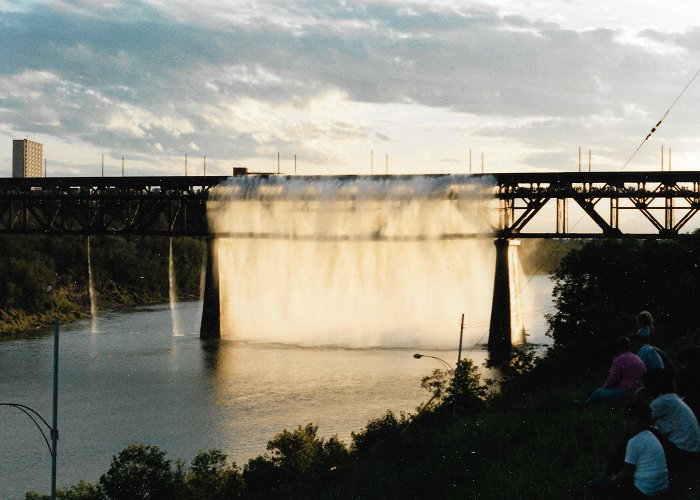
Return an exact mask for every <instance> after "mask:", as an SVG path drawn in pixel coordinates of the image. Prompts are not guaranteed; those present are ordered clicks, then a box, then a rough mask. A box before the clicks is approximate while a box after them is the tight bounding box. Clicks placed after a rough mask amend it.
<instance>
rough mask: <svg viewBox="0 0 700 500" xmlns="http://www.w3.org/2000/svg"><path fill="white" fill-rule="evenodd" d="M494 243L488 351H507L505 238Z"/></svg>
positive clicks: (508, 349) (507, 268)
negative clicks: (494, 266)
mask: <svg viewBox="0 0 700 500" xmlns="http://www.w3.org/2000/svg"><path fill="white" fill-rule="evenodd" d="M494 243H495V245H496V273H495V276H494V280H493V303H492V305H491V323H490V326H489V343H488V348H489V351H492V352H500V353H504V352H509V351H510V350H511V348H512V345H511V340H510V337H511V331H510V326H511V318H510V273H509V267H508V246H509V241H508V239H506V238H498V239H497V240H496V241H494Z"/></svg>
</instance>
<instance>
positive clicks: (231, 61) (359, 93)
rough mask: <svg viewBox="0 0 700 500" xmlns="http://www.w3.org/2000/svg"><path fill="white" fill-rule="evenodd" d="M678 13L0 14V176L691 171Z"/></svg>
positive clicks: (552, 0) (157, 6)
mask: <svg viewBox="0 0 700 500" xmlns="http://www.w3.org/2000/svg"><path fill="white" fill-rule="evenodd" d="M689 5H692V4H691V3H688V2H680V1H679V2H675V1H671V2H650V1H646V0H636V1H627V0H622V1H616V2H609V1H605V2H603V1H598V0H593V1H591V0H586V1H578V0H531V1H528V0H524V1H517V2H516V1H496V0H484V1H482V2H471V1H462V2H455V1H446V0H433V1H407V0H401V1H388V0H384V1H357V2H356V1H324V2H319V1H316V0H310V1H296V0H285V1H266V0H260V1H233V0H203V1H197V2H192V1H191V0H140V1H137V0H133V1H122V0H107V1H103V2H97V1H88V0H84V1H83V0H53V1H16V0H0V177H9V176H10V175H11V156H12V144H11V141H12V140H13V139H24V138H29V139H32V140H36V141H39V142H41V143H43V144H44V157H45V158H46V162H47V175H49V176H59V175H63V176H76V175H85V176H93V175H101V174H102V165H103V161H104V174H105V175H121V165H122V158H123V162H124V171H125V175H184V174H185V170H186V171H187V173H188V175H201V174H203V173H204V164H205V157H206V173H207V174H208V175H228V174H230V173H231V171H232V168H233V167H247V168H248V169H249V170H250V171H255V172H276V171H277V169H278V156H279V170H280V171H281V172H283V173H287V174H294V173H297V174H299V175H303V174H369V173H375V174H377V173H385V172H388V173H389V174H415V173H468V172H469V171H470V168H471V171H472V172H475V173H476V172H481V171H482V169H483V171H484V172H486V173H488V172H552V171H576V170H578V168H579V148H580V150H581V168H582V169H584V170H587V169H588V168H589V160H588V159H589V151H590V158H591V161H590V168H591V169H592V170H594V171H619V170H621V169H623V168H624V169H625V170H628V171H631V170H656V169H660V168H661V161H662V159H661V158H662V155H661V150H662V147H663V148H664V163H665V167H666V168H668V161H669V158H668V150H669V149H671V160H672V169H673V170H696V169H698V168H699V166H700V113H699V112H698V111H700V109H698V108H700V106H699V105H698V102H699V101H700V77H698V78H697V80H692V79H693V77H694V76H695V75H696V72H697V71H698V70H700V57H699V56H700V7H695V8H694V7H688V6H689ZM691 81H692V83H691V84H690V86H689V87H688V88H687V90H686V91H685V93H683V95H682V96H681V97H680V99H678V101H677V102H676V104H675V105H674V106H673V107H672V109H671V111H670V112H669V113H668V115H667V116H666V118H665V120H664V121H663V123H662V124H661V126H660V127H658V129H657V131H656V132H655V133H654V134H653V135H652V136H651V137H650V138H649V140H648V141H646V142H645V143H644V144H643V145H642V147H641V148H640V150H639V152H638V153H637V154H636V155H635V156H634V157H633V158H632V159H631V160H630V161H629V163H628V164H627V166H626V167H625V163H626V162H628V160H629V158H630V157H631V156H632V155H633V153H634V152H635V150H636V149H637V147H638V146H639V145H640V143H641V142H642V140H643V139H644V138H645V136H646V135H647V134H648V133H649V131H650V130H651V128H652V127H653V126H654V125H655V124H656V123H657V122H658V120H659V119H660V118H661V117H662V116H664V114H665V113H666V111H667V110H668V109H669V107H670V106H671V105H672V104H673V103H674V101H675V100H676V99H677V98H678V96H679V95H680V94H681V92H682V91H683V89H684V88H685V87H686V85H688V83H689V82H691ZM470 152H471V153H470ZM186 156H187V160H185V157H186ZM470 156H471V162H470ZM295 157H296V162H295ZM103 158H104V160H103ZM470 163H471V166H470ZM186 165H187V167H186Z"/></svg>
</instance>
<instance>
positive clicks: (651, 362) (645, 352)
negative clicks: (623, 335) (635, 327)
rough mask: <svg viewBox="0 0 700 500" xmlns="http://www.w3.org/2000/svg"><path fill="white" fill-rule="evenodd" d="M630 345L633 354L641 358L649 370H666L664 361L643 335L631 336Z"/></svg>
mask: <svg viewBox="0 0 700 500" xmlns="http://www.w3.org/2000/svg"><path fill="white" fill-rule="evenodd" d="M630 344H631V346H632V349H631V350H632V352H633V353H635V354H636V355H637V356H639V359H641V360H642V361H643V362H644V366H646V368H647V370H651V369H652V368H665V366H664V361H663V359H661V356H660V355H659V353H658V352H657V351H656V349H654V348H653V347H652V346H650V345H649V344H648V339H647V337H645V336H644V335H642V334H641V333H635V334H633V335H630Z"/></svg>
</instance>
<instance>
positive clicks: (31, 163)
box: [12, 139, 44, 177]
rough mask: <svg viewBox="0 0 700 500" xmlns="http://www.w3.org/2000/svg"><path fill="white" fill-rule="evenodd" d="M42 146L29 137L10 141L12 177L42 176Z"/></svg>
mask: <svg viewBox="0 0 700 500" xmlns="http://www.w3.org/2000/svg"><path fill="white" fill-rule="evenodd" d="M43 175H44V146H43V144H41V143H40V142H34V141H30V140H29V139H19V140H15V141H12V177H42V176H43Z"/></svg>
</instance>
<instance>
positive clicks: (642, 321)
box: [637, 311, 654, 328]
mask: <svg viewBox="0 0 700 500" xmlns="http://www.w3.org/2000/svg"><path fill="white" fill-rule="evenodd" d="M637 324H638V325H639V326H640V327H645V326H648V327H649V328H653V326H654V318H652V317H651V313H650V312H649V311H642V312H640V313H639V314H637Z"/></svg>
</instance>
